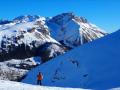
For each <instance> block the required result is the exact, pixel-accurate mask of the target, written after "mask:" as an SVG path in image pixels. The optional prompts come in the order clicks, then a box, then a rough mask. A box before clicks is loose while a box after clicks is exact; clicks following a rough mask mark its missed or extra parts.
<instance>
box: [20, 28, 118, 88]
mask: <svg viewBox="0 0 120 90" xmlns="http://www.w3.org/2000/svg"><path fill="white" fill-rule="evenodd" d="M119 51H120V30H119V31H117V32H115V33H112V34H110V35H107V36H105V37H103V38H101V39H98V40H95V41H93V42H91V43H88V44H85V45H82V46H79V47H77V48H75V49H73V50H71V51H69V52H67V53H65V54H64V55H61V56H58V57H57V58H55V59H53V60H51V61H49V62H47V63H44V64H42V65H41V66H38V67H36V68H34V69H32V70H31V71H30V72H29V73H28V75H27V77H26V78H25V79H23V81H22V82H24V83H29V84H36V75H37V74H38V72H42V73H43V76H44V79H43V80H42V84H43V85H44V86H45V85H46V86H60V87H75V88H76V87H77V88H90V89H94V90H108V89H112V88H118V87H120V70H119V69H120V52H119Z"/></svg>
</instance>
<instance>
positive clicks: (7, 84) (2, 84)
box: [0, 80, 88, 90]
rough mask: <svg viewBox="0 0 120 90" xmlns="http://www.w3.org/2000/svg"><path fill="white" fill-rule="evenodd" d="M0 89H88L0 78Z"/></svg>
mask: <svg viewBox="0 0 120 90" xmlns="http://www.w3.org/2000/svg"><path fill="white" fill-rule="evenodd" d="M0 90H88V89H80V88H76V89H75V88H61V87H47V86H35V85H29V84H23V83H18V82H11V81H3V80H0Z"/></svg>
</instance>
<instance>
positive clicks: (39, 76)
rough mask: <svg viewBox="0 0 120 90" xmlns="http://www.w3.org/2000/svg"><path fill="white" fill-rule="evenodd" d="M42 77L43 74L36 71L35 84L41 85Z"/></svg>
mask: <svg viewBox="0 0 120 90" xmlns="http://www.w3.org/2000/svg"><path fill="white" fill-rule="evenodd" d="M42 79H43V75H42V73H41V72H39V73H38V75H37V85H42V82H41V81H42Z"/></svg>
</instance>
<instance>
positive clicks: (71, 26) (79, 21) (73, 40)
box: [47, 13, 106, 47]
mask: <svg viewBox="0 0 120 90" xmlns="http://www.w3.org/2000/svg"><path fill="white" fill-rule="evenodd" d="M47 25H48V27H49V28H50V32H51V36H52V37H53V38H54V39H56V40H57V41H60V42H62V43H64V44H65V45H66V46H69V47H76V46H79V45H81V44H84V43H87V42H90V41H92V40H95V39H97V38H100V37H103V36H104V35H106V33H105V32H104V31H102V30H101V29H100V28H99V27H97V26H95V25H93V24H91V23H90V22H88V21H87V19H85V18H83V17H78V16H76V15H74V14H73V13H62V14H60V15H57V16H55V17H53V18H52V19H50V20H49V21H48V22H47Z"/></svg>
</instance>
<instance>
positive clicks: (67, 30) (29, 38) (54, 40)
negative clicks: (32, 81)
mask: <svg viewBox="0 0 120 90" xmlns="http://www.w3.org/2000/svg"><path fill="white" fill-rule="evenodd" d="M104 35H106V33H105V32H103V31H101V29H99V28H98V27H97V26H95V25H93V24H91V23H89V22H88V21H87V20H86V19H85V18H82V17H78V16H76V15H74V14H72V13H63V14H60V15H57V16H55V17H52V18H48V17H41V16H37V15H33V16H32V15H25V16H19V17H16V18H15V19H13V20H11V21H9V20H4V21H3V20H2V21H1V24H0V65H1V68H0V70H1V72H3V71H5V73H8V74H10V73H11V72H10V71H11V70H12V69H14V70H13V71H14V74H15V77H18V76H19V75H20V76H19V77H20V78H21V77H22V76H24V75H25V74H26V72H28V71H29V70H30V69H31V68H34V67H35V66H37V65H38V64H41V63H44V62H46V61H48V60H50V59H52V58H54V57H56V56H58V55H61V54H64V53H65V52H66V51H68V50H69V49H70V48H73V47H76V46H79V45H82V44H84V43H86V42H90V41H92V40H95V39H97V38H100V37H103V36H104ZM36 58H37V62H36ZM2 67H5V68H2ZM8 68H11V69H10V70H8ZM19 70H20V72H22V74H21V73H19V74H18V73H17V72H18V71H19ZM5 73H4V72H3V73H2V74H1V75H0V77H1V78H2V79H7V80H15V79H14V78H12V79H11V77H14V75H13V74H12V73H11V74H10V75H12V76H10V77H8V78H7V74H5ZM4 76H5V77H6V78H4ZM16 80H18V79H16Z"/></svg>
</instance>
